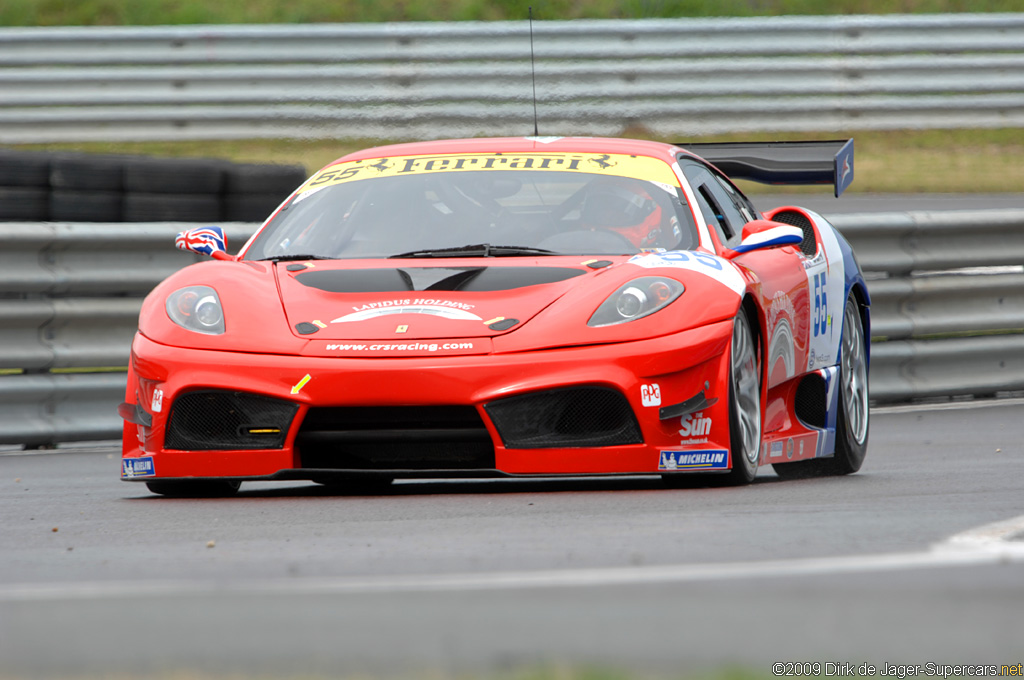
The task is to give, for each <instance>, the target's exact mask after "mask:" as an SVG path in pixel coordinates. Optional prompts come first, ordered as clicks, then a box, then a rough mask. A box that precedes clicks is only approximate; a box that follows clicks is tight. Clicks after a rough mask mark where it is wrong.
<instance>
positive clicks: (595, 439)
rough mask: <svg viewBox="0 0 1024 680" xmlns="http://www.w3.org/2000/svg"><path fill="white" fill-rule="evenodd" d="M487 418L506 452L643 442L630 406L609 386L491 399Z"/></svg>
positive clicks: (565, 389)
mask: <svg viewBox="0 0 1024 680" xmlns="http://www.w3.org/2000/svg"><path fill="white" fill-rule="evenodd" d="M484 408H485V410H486V411H487V415H488V416H489V417H490V418H491V421H492V422H493V423H494V427H495V429H497V430H498V433H499V434H500V435H501V439H502V441H503V442H504V444H505V448H507V449H550V448H575V447H591V446H623V445H626V444H642V443H643V436H642V435H641V434H640V425H639V424H638V423H637V421H636V416H635V415H634V414H633V409H631V408H630V407H629V402H628V401H626V398H625V397H624V396H623V395H622V394H621V393H620V392H618V391H616V390H613V389H611V388H608V387H598V386H585V387H566V388H561V389H555V390H547V391H544V392H533V393H531V394H521V395H517V396H514V397H506V398H505V399H499V400H497V401H492V402H491V403H489V404H487V405H486V406H485V407H484Z"/></svg>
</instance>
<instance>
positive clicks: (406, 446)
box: [295, 405, 494, 471]
mask: <svg viewBox="0 0 1024 680" xmlns="http://www.w3.org/2000/svg"><path fill="white" fill-rule="evenodd" d="M295 443H296V446H297V447H298V450H299V458H300V460H301V461H302V463H301V464H302V467H303V468H316V469H330V470H376V471H382V470H383V471H388V470H396V471H400V470H493V469H494V444H493V442H492V441H491V435H490V434H489V433H488V432H487V428H486V427H485V426H484V422H483V420H482V419H481V418H480V414H479V413H477V410H476V408H474V407H472V406H436V405H435V406H338V407H316V408H311V409H309V412H308V413H307V414H306V417H305V418H304V419H303V421H302V425H301V426H300V427H299V434H298V436H297V437H296V440H295Z"/></svg>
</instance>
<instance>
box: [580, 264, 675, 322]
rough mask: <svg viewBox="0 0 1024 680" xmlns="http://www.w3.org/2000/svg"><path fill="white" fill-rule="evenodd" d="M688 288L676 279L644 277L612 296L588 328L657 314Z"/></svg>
mask: <svg viewBox="0 0 1024 680" xmlns="http://www.w3.org/2000/svg"><path fill="white" fill-rule="evenodd" d="M684 290H685V288H684V287H683V284H681V283H679V282H678V281H676V280H675V279H666V278H662V277H660V276H644V277H641V278H639V279H633V280H632V281H630V282H629V283H627V284H625V285H623V286H622V287H620V288H619V289H618V290H617V291H615V292H614V293H612V294H611V295H609V296H608V299H607V300H605V301H604V302H602V303H601V306H600V307H598V308H597V311H596V312H594V315H593V316H591V317H590V321H588V322H587V325H588V326H592V327H600V326H612V325H614V324H617V323H625V322H626V321H632V320H633V319H639V318H641V317H645V316H647V315H648V314H653V313H654V312H656V311H658V310H659V309H661V308H662V307H664V306H666V305H667V304H669V303H670V302H672V301H673V300H675V299H676V298H677V297H679V296H680V295H682V293H683V291H684Z"/></svg>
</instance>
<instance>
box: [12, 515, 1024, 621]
mask: <svg viewBox="0 0 1024 680" xmlns="http://www.w3.org/2000/svg"><path fill="white" fill-rule="evenodd" d="M1019 534H1024V516H1020V517H1015V518H1013V519H1010V520H1006V521H1002V522H996V523H994V524H987V525H985V526H982V527H978V528H976V529H972V530H970V531H966V532H963V533H960V534H956V535H954V536H951V537H950V538H948V539H946V540H945V541H942V542H941V543H938V544H936V545H934V546H933V547H932V548H931V549H930V550H928V551H925V552H917V553H891V554H886V555H854V556H844V557H816V558H804V559H792V560H763V561H757V562H731V563H718V564H693V565H665V566H646V567H610V568H592V569H557V570H540V571H523V572H488V573H479V574H473V573H468V574H438V575H408V576H402V575H397V576H382V577H356V578H347V577H340V578H328V579H274V580H250V581H242V582H231V583H218V582H214V581H198V582H192V581H139V582H134V583H125V582H102V581H97V582H89V583H25V584H12V585H6V586H0V602H40V601H54V600H88V599H100V598H103V599H107V598H136V597H180V596H187V595H200V594H202V595H206V594H286V595H301V594H372V593H399V592H457V591H474V590H517V589H526V588H571V587H594V586H616V585H618V586H623V585H644V584H666V583H688V582H698V581H720V580H727V579H750V578H770V577H791V576H817V575H827V574H842V573H870V572H880V571H901V570H907V569H930V568H942V567H957V566H979V565H989V564H1008V563H1024V542H1017V541H1014V540H1013V538H1014V537H1015V536H1016V535H1019Z"/></svg>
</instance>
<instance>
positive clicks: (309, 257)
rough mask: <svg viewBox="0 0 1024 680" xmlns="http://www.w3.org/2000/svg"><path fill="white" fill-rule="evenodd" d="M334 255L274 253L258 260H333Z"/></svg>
mask: <svg viewBox="0 0 1024 680" xmlns="http://www.w3.org/2000/svg"><path fill="white" fill-rule="evenodd" d="M333 259H335V258H333V257H327V256H326V255H274V256H272V257H261V258H260V259H258V260H256V262H267V261H268V260H269V261H270V262H294V261H295V260H333Z"/></svg>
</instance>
